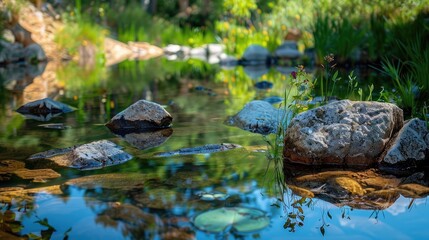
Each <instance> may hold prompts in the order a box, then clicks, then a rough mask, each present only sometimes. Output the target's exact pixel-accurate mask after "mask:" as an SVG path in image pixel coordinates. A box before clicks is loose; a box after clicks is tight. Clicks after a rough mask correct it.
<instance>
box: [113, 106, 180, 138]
mask: <svg viewBox="0 0 429 240" xmlns="http://www.w3.org/2000/svg"><path fill="white" fill-rule="evenodd" d="M172 121H173V118H172V117H171V115H170V114H169V113H168V112H167V111H166V110H165V109H164V108H163V107H162V106H161V105H159V104H157V103H153V102H150V101H146V100H139V101H137V102H136V103H134V104H132V105H131V106H129V107H128V108H126V109H125V110H123V111H122V112H120V113H118V114H116V116H114V117H113V118H112V119H111V120H110V121H109V122H108V123H107V124H106V126H107V127H108V128H109V129H110V130H112V131H129V132H135V131H138V130H150V129H160V128H167V127H170V125H171V122H172Z"/></svg>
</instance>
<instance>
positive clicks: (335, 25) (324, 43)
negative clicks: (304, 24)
mask: <svg viewBox="0 0 429 240" xmlns="http://www.w3.org/2000/svg"><path fill="white" fill-rule="evenodd" d="M313 35H314V48H315V49H316V60H317V62H318V63H322V62H323V58H324V56H325V55H326V53H334V54H335V55H336V56H338V61H339V62H345V61H346V60H349V59H351V60H354V56H353V55H354V53H355V51H356V50H357V49H358V48H359V46H360V45H361V43H362V42H363V40H364V32H363V31H362V29H359V28H356V27H355V26H354V25H353V24H352V22H351V21H350V20H348V19H347V18H344V19H332V18H330V17H329V16H318V17H317V18H316V20H315V23H314V26H313ZM351 36H353V37H351Z"/></svg>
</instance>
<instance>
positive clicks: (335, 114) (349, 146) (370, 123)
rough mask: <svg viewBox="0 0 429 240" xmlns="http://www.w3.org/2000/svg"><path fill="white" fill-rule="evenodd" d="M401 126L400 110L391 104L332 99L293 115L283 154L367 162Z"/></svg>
mask: <svg viewBox="0 0 429 240" xmlns="http://www.w3.org/2000/svg"><path fill="white" fill-rule="evenodd" d="M402 126H403V113H402V110H401V109H400V108H398V107H397V106H395V105H393V104H389V103H379V102H359V101H357V102H353V101H349V100H342V101H336V102H332V103H330V104H327V105H325V106H322V107H318V108H315V109H312V110H309V111H307V112H303V113H301V114H298V115H297V116H296V117H295V118H294V119H292V121H291V123H290V125H289V127H288V128H287V130H286V133H285V140H284V142H285V147H284V152H283V156H284V159H285V160H286V161H289V162H294V163H300V164H306V165H347V166H370V165H373V164H375V163H377V158H378V157H379V156H380V154H381V153H382V152H383V150H384V148H385V146H386V144H387V142H388V141H389V139H390V138H391V137H392V136H393V135H394V134H395V133H396V132H397V131H398V130H399V129H400V128H401V127H402Z"/></svg>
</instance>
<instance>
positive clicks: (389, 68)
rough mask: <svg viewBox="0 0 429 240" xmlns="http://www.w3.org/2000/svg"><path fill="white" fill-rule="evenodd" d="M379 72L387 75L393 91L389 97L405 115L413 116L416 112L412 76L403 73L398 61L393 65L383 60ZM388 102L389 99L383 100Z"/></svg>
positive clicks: (401, 65) (414, 86)
mask: <svg viewBox="0 0 429 240" xmlns="http://www.w3.org/2000/svg"><path fill="white" fill-rule="evenodd" d="M381 71H382V72H383V73H385V74H386V75H388V76H389V77H390V78H391V80H392V82H393V86H394V87H395V89H394V92H393V93H394V94H392V96H389V95H386V96H389V97H391V98H393V100H394V101H395V102H396V103H397V104H398V105H399V106H401V107H402V108H404V110H405V111H406V114H407V115H408V114H410V113H411V115H414V114H415V111H416V102H415V90H416V85H415V83H414V82H413V78H412V75H409V74H404V73H403V63H402V62H401V61H398V62H397V64H396V65H395V64H394V63H393V62H392V61H391V60H389V59H387V58H385V59H384V60H383V62H382V69H381ZM385 100H389V99H385Z"/></svg>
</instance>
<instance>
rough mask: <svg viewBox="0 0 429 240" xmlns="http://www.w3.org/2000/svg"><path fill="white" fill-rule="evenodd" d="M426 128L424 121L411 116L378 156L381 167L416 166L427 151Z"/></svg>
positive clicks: (423, 158) (424, 157)
mask: <svg viewBox="0 0 429 240" xmlns="http://www.w3.org/2000/svg"><path fill="white" fill-rule="evenodd" d="M427 139H428V129H427V125H426V121H423V120H419V119H417V118H413V119H411V120H409V121H408V122H407V123H406V124H405V125H404V126H403V127H402V129H401V130H400V131H399V132H398V134H397V135H396V136H395V137H394V138H392V140H391V141H390V142H389V144H388V146H387V147H386V150H385V151H384V153H383V154H382V156H381V157H380V167H381V168H390V167H392V168H395V166H400V167H399V168H403V167H407V168H413V167H416V165H415V164H416V163H418V162H422V161H424V160H425V159H426V156H427V152H428V150H429V149H428V142H427V141H426V140H427Z"/></svg>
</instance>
